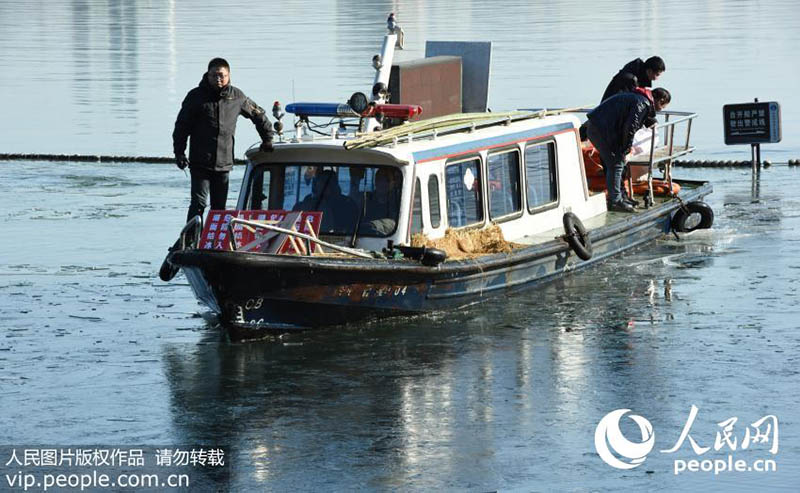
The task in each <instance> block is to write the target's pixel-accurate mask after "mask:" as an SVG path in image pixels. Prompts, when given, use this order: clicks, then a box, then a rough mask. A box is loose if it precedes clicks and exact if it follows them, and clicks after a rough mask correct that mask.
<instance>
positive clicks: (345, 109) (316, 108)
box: [286, 103, 358, 117]
mask: <svg viewBox="0 0 800 493" xmlns="http://www.w3.org/2000/svg"><path fill="white" fill-rule="evenodd" d="M286 111H288V112H289V113H294V114H295V115H297V116H331V117H333V116H358V113H356V112H355V111H353V108H351V107H350V105H349V104H340V103H291V104H288V105H286Z"/></svg>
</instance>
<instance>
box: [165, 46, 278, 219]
mask: <svg viewBox="0 0 800 493" xmlns="http://www.w3.org/2000/svg"><path fill="white" fill-rule="evenodd" d="M240 115H241V116H244V117H245V118H249V119H250V120H252V122H253V124H254V125H255V126H256V130H257V131H258V134H259V135H260V136H261V140H262V143H261V150H262V151H265V152H270V151H272V133H273V132H272V126H271V124H270V122H269V119H268V118H267V116H266V113H265V112H264V110H263V109H262V108H261V107H260V106H258V105H257V104H256V103H255V102H254V101H253V100H251V99H250V98H248V97H247V96H245V94H244V93H243V92H242V91H241V90H240V89H239V88H237V87H234V86H232V85H231V83H230V66H229V65H228V62H227V61H225V59H223V58H214V59H213V60H211V61H210V62H209V63H208V72H206V73H205V74H203V78H202V79H201V80H200V84H199V85H198V86H197V87H195V88H194V89H192V90H191V91H189V93H188V94H187V95H186V98H184V100H183V104H182V105H181V109H180V111H179V112H178V118H177V119H176V120H175V130H174V131H173V132H172V145H173V151H174V152H175V164H176V165H177V166H178V168H180V169H184V168H186V167H187V166H189V171H190V172H191V175H192V192H191V193H192V196H191V203H190V204H189V212H188V214H187V216H186V220H187V221H188V220H190V219H191V218H192V217H194V216H196V215H200V216H202V215H203V211H204V210H205V208H206V206H207V205H208V199H209V195H210V197H211V209H224V208H225V204H226V202H227V200H228V175H229V173H230V170H231V168H232V167H233V152H234V151H233V148H234V133H235V132H236V119H237V118H238V117H239V116H240ZM187 139H188V140H189V157H188V158H187V157H186V141H187Z"/></svg>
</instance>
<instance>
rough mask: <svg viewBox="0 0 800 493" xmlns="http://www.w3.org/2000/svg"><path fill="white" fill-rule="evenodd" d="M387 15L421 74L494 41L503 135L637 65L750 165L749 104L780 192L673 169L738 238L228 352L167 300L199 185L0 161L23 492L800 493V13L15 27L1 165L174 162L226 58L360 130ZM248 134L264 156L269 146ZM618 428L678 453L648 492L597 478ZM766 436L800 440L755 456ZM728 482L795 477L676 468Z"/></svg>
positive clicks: (593, 9)
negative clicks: (140, 454) (118, 470)
mask: <svg viewBox="0 0 800 493" xmlns="http://www.w3.org/2000/svg"><path fill="white" fill-rule="evenodd" d="M390 11H394V12H395V13H396V15H397V17H398V21H399V23H400V24H401V25H402V26H403V28H404V30H405V32H406V43H407V44H406V48H407V49H406V51H404V52H400V53H398V55H397V56H398V58H399V59H411V58H417V57H420V56H422V55H423V53H424V40H426V39H432V40H489V41H492V42H493V43H494V44H493V59H492V81H491V84H492V85H491V87H490V106H491V107H492V108H494V109H498V110H500V109H510V108H514V107H531V106H540V107H541V106H549V107H558V106H575V105H580V104H587V103H592V102H595V101H596V100H597V99H599V97H600V95H601V94H602V91H603V89H604V88H605V84H606V83H607V82H608V79H609V78H610V77H611V75H613V73H614V72H615V71H616V70H618V69H619V67H621V66H622V65H623V64H624V63H625V62H627V61H629V60H631V59H632V58H634V57H637V56H640V57H643V58H644V57H647V56H650V55H652V54H659V55H661V56H662V57H663V58H664V59H665V60H666V63H667V72H666V73H665V74H664V75H663V77H662V79H660V80H659V84H660V85H663V86H664V87H667V88H668V89H670V90H671V91H672V93H673V105H672V106H671V109H676V110H692V111H697V112H699V113H700V114H701V117H700V119H699V120H698V122H697V124H696V125H695V127H693V131H692V139H693V141H694V142H695V144H696V145H697V146H698V149H699V150H698V152H697V154H696V157H697V158H701V159H748V158H749V151H750V149H749V147H748V146H738V147H726V146H725V145H724V143H723V136H722V125H721V113H722V111H721V108H722V105H723V104H727V103H738V102H747V101H750V100H752V98H755V97H758V98H759V99H760V100H761V101H778V102H780V103H781V105H782V111H783V113H782V116H783V141H782V142H781V143H779V144H773V145H769V146H764V147H763V148H762V154H763V157H764V158H765V159H769V160H771V161H772V162H773V163H776V164H774V165H773V166H771V167H770V168H767V169H765V170H764V171H762V173H761V176H760V178H761V179H760V181H759V183H758V186H757V187H756V188H755V189H754V187H753V186H752V182H751V173H750V170H749V169H746V170H745V169H732V168H729V169H694V170H686V169H679V170H677V171H676V175H680V176H683V177H688V178H704V179H709V180H711V181H712V182H713V183H714V186H715V193H714V194H713V195H711V196H710V197H709V200H708V201H709V203H710V204H711V205H712V207H713V208H714V210H715V213H716V221H715V225H714V228H713V229H712V230H710V231H702V232H697V233H694V234H692V235H688V236H684V237H683V238H682V239H681V241H676V240H675V239H674V238H671V237H668V238H664V239H663V240H660V241H658V242H656V243H653V244H651V245H649V246H648V247H646V248H642V249H640V250H637V251H635V252H632V253H630V254H627V255H625V256H622V257H619V258H616V259H614V260H611V261H608V262H605V263H604V264H602V265H600V266H598V267H596V268H593V269H591V270H589V271H587V272H583V273H580V274H578V275H575V276H572V277H569V278H566V279H564V280H562V281H558V282H555V283H552V284H550V285H547V286H545V287H543V288H541V289H539V290H536V291H534V292H527V293H521V294H518V295H515V296H513V297H509V298H505V299H502V300H497V301H493V302H491V303H486V304H483V305H480V306H476V307H473V308H472V309H469V310H464V311H461V312H458V313H442V314H435V315H432V316H427V317H417V318H409V319H399V320H391V321H382V322H373V323H369V324H363V325H353V326H348V327H345V328H340V329H335V330H323V331H318V332H310V333H305V334H301V335H295V336H292V337H288V338H286V339H283V340H279V341H264V342H257V343H250V344H229V343H227V342H225V341H224V340H222V338H221V336H220V332H219V330H218V329H217V327H216V326H215V325H214V323H213V320H207V317H205V310H204V309H203V308H202V307H201V306H199V305H198V304H197V303H196V301H195V300H194V298H193V296H192V293H191V291H190V289H189V287H188V285H187V284H186V283H185V281H184V280H183V279H182V278H181V277H179V278H177V279H176V281H174V282H172V283H168V284H167V283H163V282H161V281H160V280H158V278H157V274H156V272H157V269H158V266H159V265H160V263H161V260H162V259H163V256H164V254H165V253H166V247H167V246H168V245H170V244H171V243H172V242H173V241H174V238H175V236H176V234H177V232H178V230H179V229H180V226H181V222H182V220H183V218H184V217H185V209H186V206H187V205H188V178H187V177H186V176H185V175H184V174H183V173H182V172H180V171H178V170H177V169H176V168H174V167H173V166H171V165H163V164H162V165H157V164H124V165H123V164H94V163H72V162H67V161H63V162H29V161H24V162H9V161H4V162H0V184H2V189H3V192H2V194H0V228H1V229H2V234H1V235H0V452H1V453H0V455H2V457H0V469H2V470H3V475H6V474H12V475H13V474H16V473H17V472H18V471H23V472H25V468H24V467H17V466H15V465H10V464H9V463H8V462H9V458H8V453H9V448H14V447H17V448H25V447H27V448H33V447H38V448H58V447H62V448H66V447H72V448H75V447H80V446H89V445H92V446H103V447H106V448H124V447H134V446H137V445H142V444H147V445H153V446H158V447H159V448H178V447H187V446H188V447H192V446H195V447H206V448H210V447H215V446H218V447H225V449H226V451H227V466H226V467H227V468H228V469H227V471H228V477H227V479H225V480H219V481H220V482H218V483H215V481H218V479H217V477H216V476H214V475H213V474H210V473H208V468H205V469H204V468H197V470H196V471H195V472H194V473H193V476H192V480H193V481H196V482H195V483H194V485H195V489H196V490H206V489H210V488H213V487H214V486H216V487H218V488H219V489H221V490H231V491H287V490H312V489H317V490H318V489H323V488H324V489H325V490H353V489H355V490H387V489H388V490H430V489H437V490H453V491H492V490H502V491H508V490H514V491H565V490H566V491H590V490H622V489H625V490H633V491H644V490H648V491H649V490H659V491H681V490H683V491H688V490H692V491H694V490H699V489H703V490H707V491H737V490H739V491H754V490H755V491H797V490H798V487H800V411H798V408H800V406H798V404H800V402H798V392H797V389H798V387H799V386H798V384H799V383H800V376H799V372H800V370H799V369H798V368H799V363H800V361H798V360H799V358H798V350H800V332H798V320H800V303H799V302H798V287H799V286H798V284H799V281H798V278H799V277H800V200H798V199H797V194H796V193H795V192H796V188H797V187H796V186H795V185H794V183H796V182H797V180H798V179H800V168H795V167H789V166H787V165H786V161H787V160H788V159H797V158H800V141H798V139H797V134H798V131H800V112H798V109H797V108H798V105H799V104H800V97H798V95H797V80H798V76H800V64H798V63H797V60H796V54H795V51H796V47H797V46H800V10H798V9H797V8H796V5H795V3H794V2H792V1H777V0H775V1H761V2H742V1H734V0H719V1H709V2H694V1H675V2H656V1H650V2H640V1H633V0H631V1H609V2H602V3H596V4H595V5H593V6H589V5H588V4H582V3H581V2H566V1H561V0H554V1H549V2H522V1H519V2H517V1H513V0H507V1H504V0H499V1H495V2H457V3H456V2H446V1H423V0H419V1H413V2H405V1H396V2H391V1H369V2H355V1H338V2H325V1H318V0H311V1H305V2H296V1H286V2H280V3H277V2H276V3H272V2H253V3H250V2H244V1H234V2H226V3H225V4H224V5H223V4H213V5H212V4H202V5H200V4H198V3H196V2H188V1H186V2H181V1H161V2H159V1H146V2H145V1H142V2H122V1H114V0H108V1H95V0H84V1H78V0H76V1H71V2H66V1H62V2H24V3H23V2H10V1H0V26H2V27H0V33H1V35H0V66H2V67H3V73H4V75H5V76H6V77H5V78H4V80H5V82H6V91H5V94H6V97H5V98H4V103H3V119H2V120H3V121H2V124H0V125H1V126H0V152H3V153H13V152H16V153H64V154H73V153H80V154H121V155H164V156H167V155H169V154H170V151H171V138H170V135H171V131H172V124H173V122H174V117H175V114H176V113H177V110H178V108H179V105H180V101H181V100H182V98H183V96H184V95H185V93H186V91H188V90H189V89H190V88H192V87H193V86H194V85H196V83H197V82H198V81H199V79H200V76H201V74H202V72H203V70H204V68H205V64H206V63H207V61H208V60H209V59H210V58H212V57H214V56H224V57H226V58H227V59H228V60H229V62H230V63H231V65H232V76H233V83H234V84H236V85H238V86H239V87H241V88H242V89H243V90H244V91H245V92H246V93H247V94H248V95H249V96H251V97H252V98H253V99H255V100H256V101H258V102H259V103H260V104H261V105H262V106H265V107H269V106H270V105H271V102H272V101H273V100H276V99H277V100H281V101H283V102H284V104H285V103H287V102H290V101H291V100H293V99H295V100H301V99H302V100H314V99H316V100H326V101H345V100H346V99H347V97H348V96H349V94H350V93H352V92H353V91H355V90H362V91H364V90H366V89H368V88H369V85H370V83H371V77H372V69H371V67H370V65H369V62H370V59H371V57H372V54H374V53H375V52H377V51H378V49H379V47H380V42H381V36H382V34H383V32H384V21H385V18H386V16H387V14H388V12H390ZM239 125H240V127H239V132H238V134H237V137H238V139H237V141H238V143H239V144H238V148H237V153H239V155H240V154H241V152H242V151H243V150H244V149H245V148H246V147H247V146H248V145H249V144H250V143H252V142H255V141H256V140H257V134H256V133H255V131H254V130H253V129H252V126H251V125H249V122H247V121H246V120H240V123H239ZM241 171H242V170H241V169H237V170H235V171H234V173H233V180H234V181H236V182H237V183H238V181H239V180H240V179H241ZM235 190H237V186H233V187H232V193H231V200H233V198H234V196H235ZM693 405H694V406H696V407H697V409H698V412H697V416H696V419H695V420H694V423H693V424H692V426H691V428H690V430H689V435H688V436H689V437H691V439H692V440H694V442H695V443H696V444H697V445H698V446H699V447H708V449H707V450H706V451H705V452H698V451H695V450H693V448H692V446H691V444H690V441H689V439H688V438H687V439H686V441H685V442H684V443H683V444H682V446H681V447H680V448H679V449H678V450H677V451H675V452H670V453H668V452H664V450H668V449H671V448H672V447H673V446H674V445H676V442H678V440H679V436H680V435H681V431H682V430H683V429H684V426H685V425H686V424H687V420H688V419H689V415H690V410H691V408H692V406H693ZM616 409H630V410H631V411H632V414H637V415H640V416H643V417H645V418H646V419H647V420H649V422H650V423H652V427H653V430H654V440H655V447H654V448H653V450H652V451H651V452H650V454H649V455H648V456H647V459H646V461H645V463H644V464H642V465H641V466H639V467H637V468H634V469H630V470H620V469H615V468H613V467H611V466H610V465H607V464H606V463H605V462H603V461H602V460H601V459H600V457H599V456H598V454H597V453H596V451H595V444H594V436H595V429H596V427H597V425H598V423H599V422H600V420H601V419H602V418H603V416H605V415H606V414H607V413H609V412H611V411H613V410H616ZM768 415H774V416H775V417H777V419H778V422H779V435H778V433H772V434H771V435H770V436H769V437H763V438H765V440H764V442H763V443H750V442H752V440H749V439H748V440H747V442H748V443H749V446H748V447H747V448H744V447H743V446H744V443H745V441H746V440H745V435H746V433H748V432H753V433H755V431H757V430H756V428H757V427H754V426H752V423H755V422H756V421H757V420H759V419H760V418H762V417H764V416H768ZM733 417H735V418H737V420H736V421H735V422H730V421H729V418H733ZM628 421H630V420H628V419H627V418H625V419H624V420H623V432H624V433H625V436H626V437H627V438H628V439H629V440H631V441H636V439H637V438H638V437H639V436H638V435H637V433H638V430H637V429H635V428H634V429H630V428H627V427H626V426H627V425H626V422H628ZM632 423H633V422H632V421H630V423H628V424H632ZM726 428H727V430H726ZM758 429H759V430H760V431H761V432H764V431H765V429H766V425H765V424H762V425H761V426H760V428H758ZM726 431H727V432H728V433H729V434H728V435H726ZM772 431H773V432H775V431H776V430H772ZM726 436H727V440H726V439H725V438H726ZM734 440H736V441H735V442H734ZM777 442H779V447H778V450H776V452H775V453H773V452H772V451H771V447H772V446H773V445H777ZM702 450H704V449H701V451H702ZM729 455H732V456H733V459H734V460H740V459H741V460H744V461H745V462H746V464H747V465H748V466H749V467H751V468H752V467H753V466H755V465H756V464H757V461H759V460H762V459H769V460H773V461H774V463H775V464H776V468H777V470H775V471H770V472H757V471H755V470H750V471H746V470H745V471H741V472H730V471H725V472H719V474H714V472H713V471H702V470H699V471H689V470H687V471H684V472H682V473H681V474H677V475H676V474H674V470H675V467H676V464H677V462H676V461H685V462H687V463H688V462H689V461H691V460H693V459H694V460H697V461H698V464H700V463H701V462H703V461H710V462H707V463H709V464H710V463H713V461H716V460H720V461H727V458H728V456H729ZM698 467H702V465H699V466H698ZM756 467H757V466H756ZM62 469H63V470H62V471H61V472H66V473H75V472H81V470H79V469H77V468H74V467H73V468H68V467H67V468H62ZM198 485H199V486H198ZM9 489H11V487H10V486H9V483H8V482H7V476H6V477H0V490H3V491H5V490H9Z"/></svg>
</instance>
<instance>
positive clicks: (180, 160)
mask: <svg viewBox="0 0 800 493" xmlns="http://www.w3.org/2000/svg"><path fill="white" fill-rule="evenodd" d="M175 166H177V167H178V168H179V169H184V168H185V167H187V166H189V160H188V159H186V154H176V155H175Z"/></svg>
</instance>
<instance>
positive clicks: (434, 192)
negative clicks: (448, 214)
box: [428, 175, 442, 228]
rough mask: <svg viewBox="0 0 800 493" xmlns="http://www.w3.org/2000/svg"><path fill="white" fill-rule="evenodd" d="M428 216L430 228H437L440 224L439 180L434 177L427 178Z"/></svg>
mask: <svg viewBox="0 0 800 493" xmlns="http://www.w3.org/2000/svg"><path fill="white" fill-rule="evenodd" d="M428 214H429V215H430V220H431V227H432V228H438V227H439V225H440V224H441V223H442V221H441V219H442V217H441V213H440V212H439V178H438V177H437V176H436V175H431V176H429V177H428Z"/></svg>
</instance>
